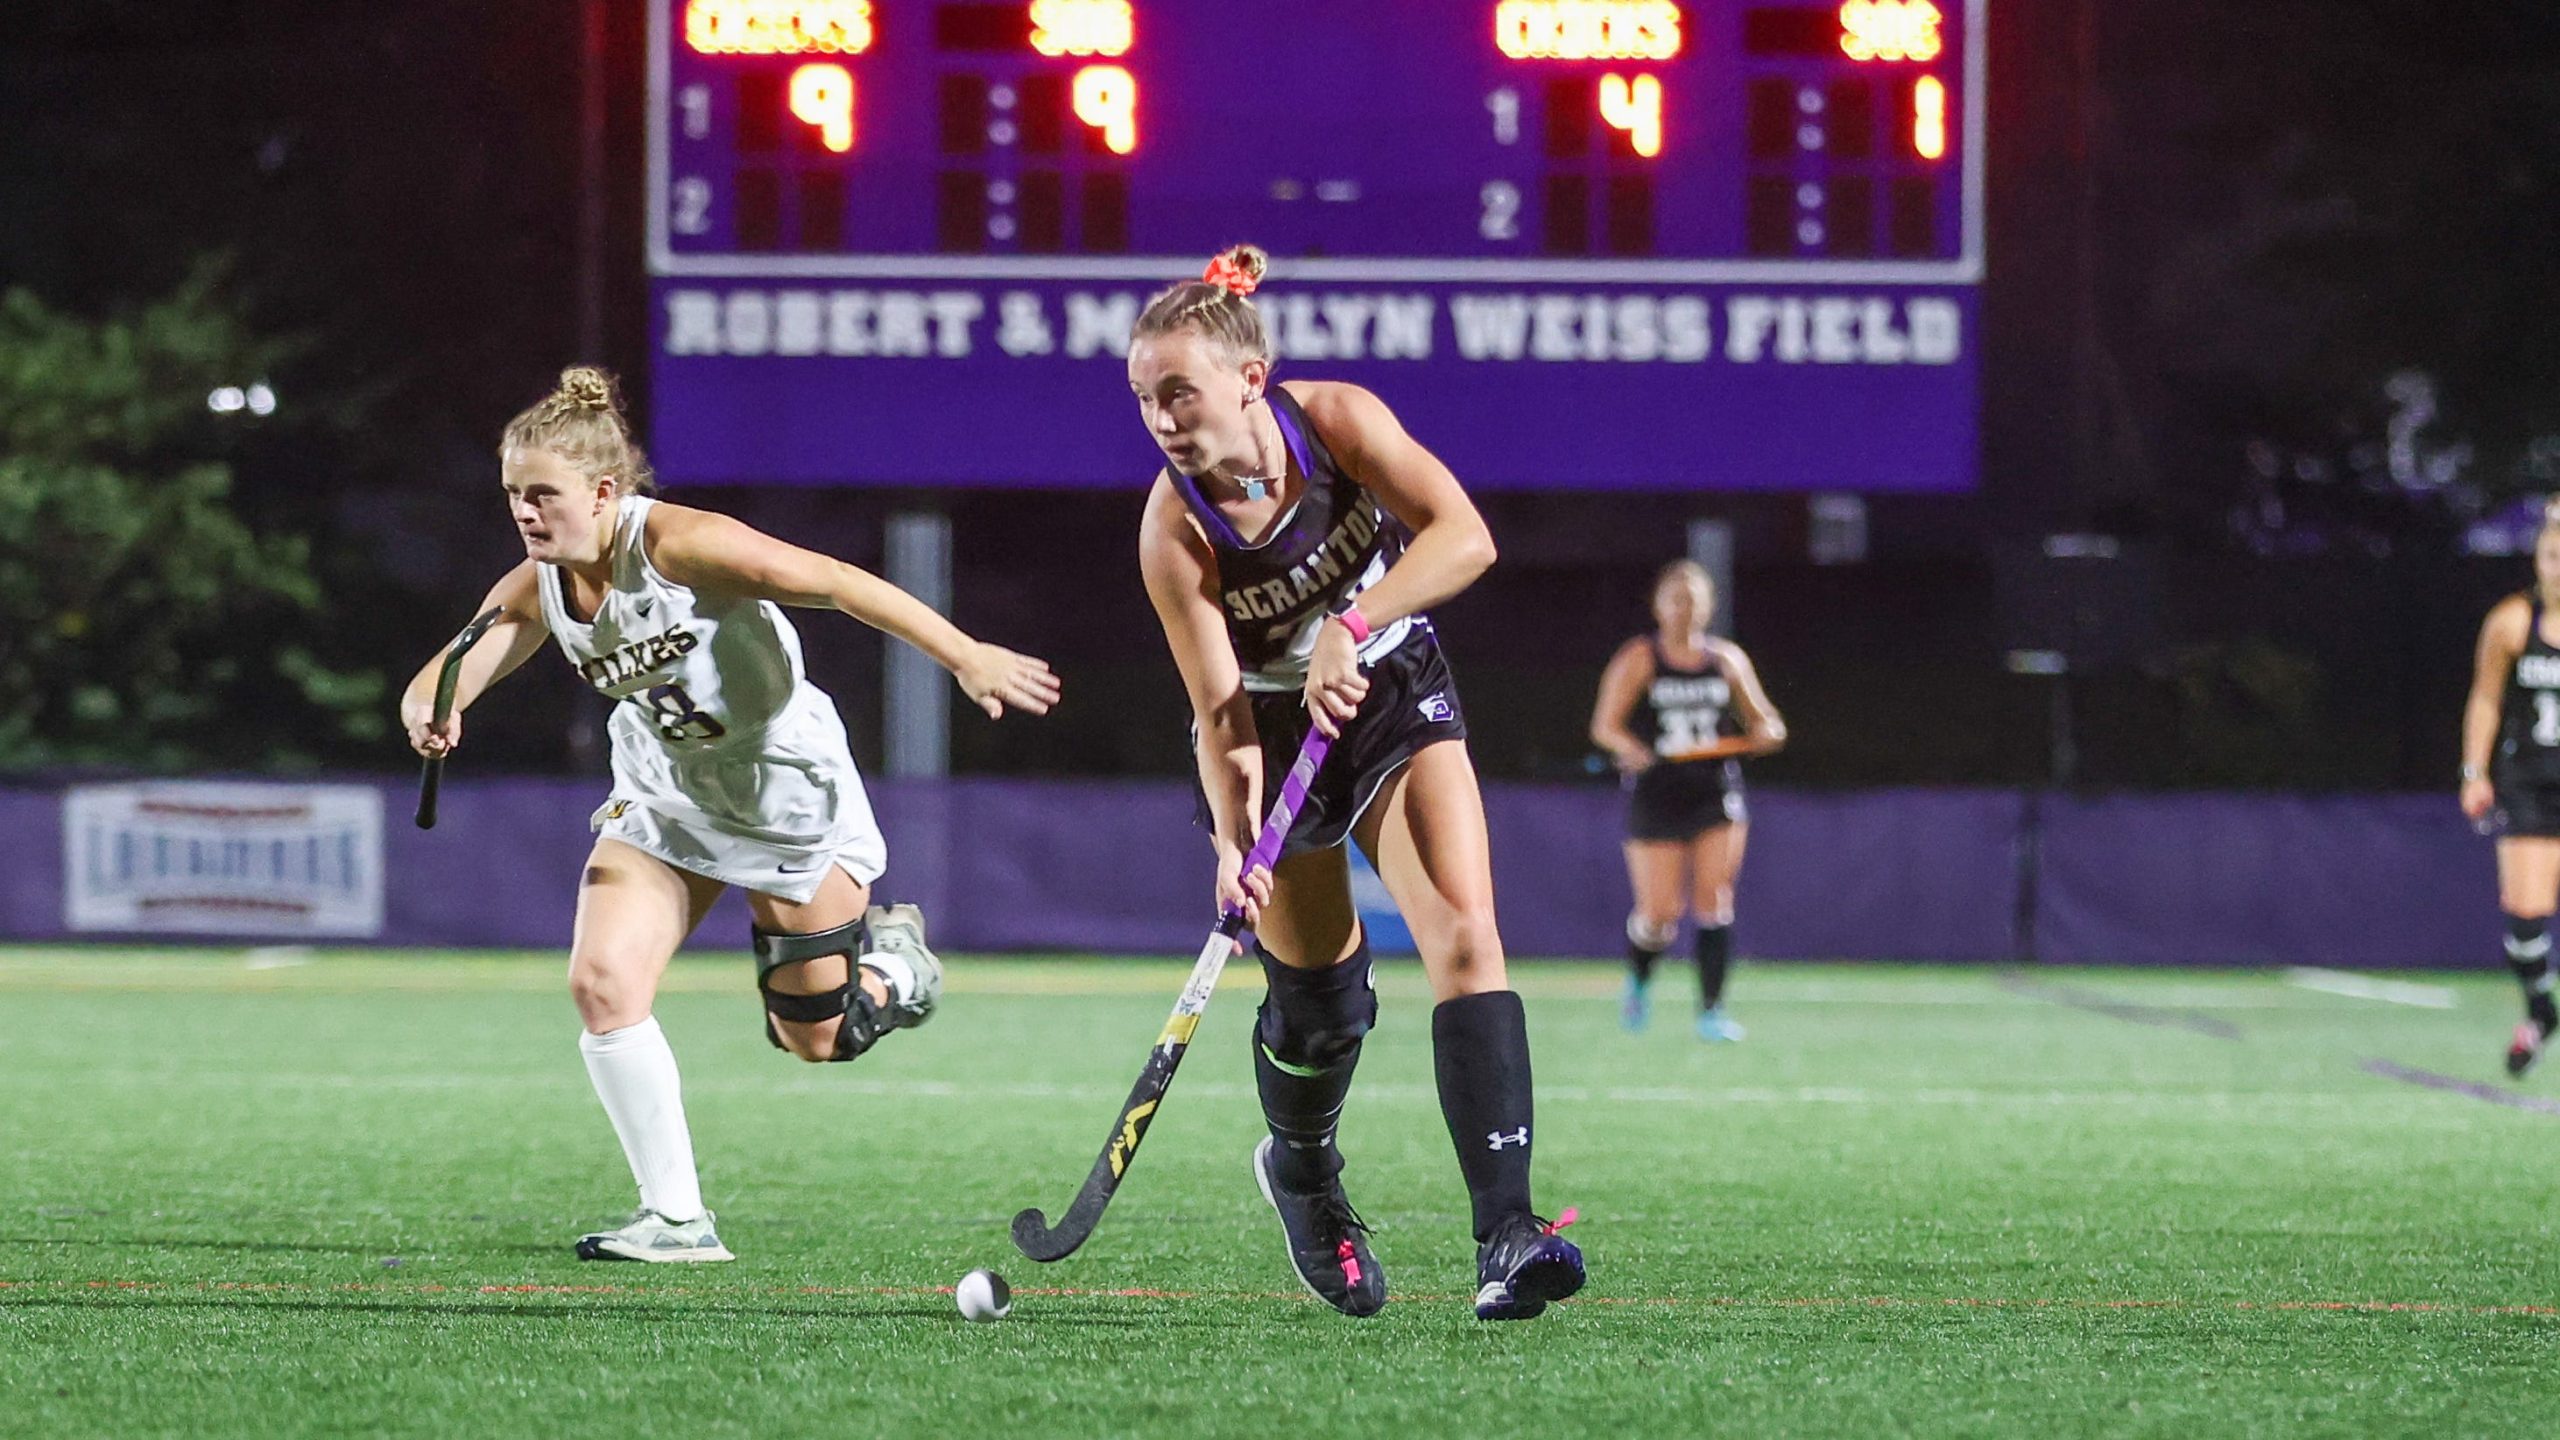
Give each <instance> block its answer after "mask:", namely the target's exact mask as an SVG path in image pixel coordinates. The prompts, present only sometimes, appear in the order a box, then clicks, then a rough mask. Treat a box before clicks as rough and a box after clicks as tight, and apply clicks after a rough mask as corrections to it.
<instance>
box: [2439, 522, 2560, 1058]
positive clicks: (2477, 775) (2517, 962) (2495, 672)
mask: <svg viewBox="0 0 2560 1440" xmlns="http://www.w3.org/2000/svg"><path fill="white" fill-rule="evenodd" d="M2555 612H2560V511H2555V512H2553V513H2551V514H2547V515H2545V516H2544V518H2543V524H2542V533H2541V534H2540V535H2539V536H2537V537H2536V538H2535V540H2534V544H2533V588H2532V589H2531V590H2528V591H2525V592H2523V593H2522V594H2517V595H2510V596H2508V597H2507V598H2506V599H2504V600H2501V601H2499V602H2498V603H2497V604H2496V605H2494V606H2492V607H2491V608H2490V610H2489V618H2488V619H2487V620H2486V621H2485V622H2483V623H2482V624H2481V626H2480V647H2479V650H2478V651H2477V659H2476V660H2475V661H2474V663H2473V666H2472V673H2471V699H2470V702H2469V703H2468V704H2467V705H2465V706H2464V707H2463V713H2462V813H2463V814H2465V815H2468V816H2470V817H2471V819H2472V821H2473V822H2474V823H2475V824H2484V825H2485V824H2490V823H2492V822H2491V816H2492V814H2493V812H2494V814H2495V816H2496V820H2495V822H2494V823H2495V825H2496V828H2497V832H2498V908H2499V909H2501V910H2504V911H2505V912H2506V915H2507V965H2508V967H2509V968H2511V969H2512V970H2514V971H2515V976H2516V981H2517V983H2518V984H2520V985H2522V986H2523V987H2524V1008H2525V1020H2524V1023H2523V1024H2521V1025H2518V1026H2517V1027H2516V1034H2515V1039H2514V1041H2513V1042H2511V1043H2510V1044H2509V1045H2508V1046H2507V1073H2508V1074H2510V1075H2522V1074H2523V1073H2524V1072H2525V1071H2527V1070H2530V1069H2532V1068H2533V1062H2534V1061H2536V1060H2538V1059H2540V1058H2542V1049H2543V1046H2544V1045H2545V1044H2546V1043H2547V1042H2548V1041H2549V1040H2550V1038H2551V1032H2552V1031H2553V1030H2554V1029H2556V1028H2560V1011H2555V1010H2554V1008H2553V1005H2552V994H2551V992H2552V973H2551V933H2550V927H2551V912H2552V908H2553V902H2554V901H2555V899H2560V644H2555V643H2554V641H2555V637H2560V613H2555ZM2493 749H2494V752H2495V753H2494V755H2493V754H2492V751H2493Z"/></svg>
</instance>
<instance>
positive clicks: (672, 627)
mask: <svg viewBox="0 0 2560 1440" xmlns="http://www.w3.org/2000/svg"><path fill="white" fill-rule="evenodd" d="M656 503H657V502H656V501H654V500H650V499H648V498H647V497H645V496H637V495H634V496H626V497H625V498H624V499H623V501H622V507H621V513H620V515H619V516H618V517H617V518H616V520H615V523H614V530H613V539H612V542H611V545H610V547H609V549H608V554H609V555H610V556H611V558H612V562H613V583H612V586H611V587H610V588H609V589H607V590H606V591H605V593H604V599H603V601H602V602H601V603H600V604H598V605H597V607H596V613H595V615H594V617H593V618H592V619H590V620H584V621H581V620H579V619H578V618H577V617H576V616H575V615H573V614H572V613H571V612H570V609H569V601H568V593H567V585H566V577H565V575H564V574H563V572H562V571H561V569H560V568H559V567H558V566H556V565H544V566H542V567H540V570H539V572H538V573H539V577H540V580H539V585H538V587H537V588H538V589H539V591H540V593H541V597H542V619H543V623H544V624H545V625H546V626H548V627H549V628H550V631H551V634H552V635H553V637H554V638H556V639H558V640H559V642H560V649H561V651H562V652H563V653H565V654H566V655H567V656H568V657H569V663H570V664H571V665H573V666H575V667H576V668H577V671H578V674H579V675H580V676H582V677H584V678H585V680H586V682H587V683H588V684H589V685H592V686H594V687H595V689H596V691H597V693H599V694H602V695H606V696H609V697H611V698H612V699H614V700H616V701H618V702H620V703H618V704H616V705H615V706H614V708H613V715H612V718H611V720H610V721H608V722H607V730H608V732H609V733H610V734H611V735H612V738H613V799H612V800H611V801H609V802H607V804H606V805H605V807H604V808H603V809H602V810H599V811H598V812H597V815H596V825H597V828H598V829H600V830H604V831H605V833H607V834H610V835H612V836H614V838H616V839H622V840H626V841H628V842H630V843H632V844H635V845H638V846H639V847H640V848H641V849H643V850H647V851H649V852H650V853H652V854H656V855H658V856H659V857H660V858H662V859H665V860H667V861H668V862H669V863H671V864H675V865H679V866H682V867H683V868H685V869H688V870H693V871H697V872H699V873H702V874H706V875H710V876H712V877H713V878H714V879H719V880H725V881H728V882H729V883H731V884H736V885H743V886H745V887H747V888H749V889H754V890H762V891H767V892H769V893H774V894H780V895H782V896H784V897H785V898H787V899H793V900H805V899H807V898H808V896H809V895H814V894H815V893H816V889H817V885H818V882H819V881H820V880H822V879H823V878H824V868H825V867H824V864H823V861H824V860H826V859H829V858H832V859H835V860H836V861H837V863H839V864H841V865H842V866H843V867H844V868H845V869H846V870H848V871H850V872H851V873H852V874H853V876H854V878H855V879H857V880H860V881H863V882H864V883H866V884H867V883H869V882H870V881H871V880H872V879H874V878H876V877H877V876H878V875H879V874H880V872H881V870H882V869H883V868H885V867H886V864H887V848H886V846H885V845H884V844H883V843H882V842H881V840H880V836H879V828H878V826H877V824H876V823H875V822H874V820H873V819H872V815H871V804H870V800H869V797H868V796H866V795H865V794H864V792H863V788H862V776H861V774H860V773H859V772H858V771H856V770H855V769H854V764H853V753H852V749H851V747H850V746H849V745H848V744H847V742H846V740H845V733H844V721H843V720H842V718H841V717H839V716H838V715H837V714H836V708H835V702H834V701H832V700H830V699H828V698H827V695H826V693H825V692H824V691H822V690H820V689H818V687H816V686H815V685H812V684H810V683H809V681H808V677H807V675H806V674H805V673H804V669H803V665H802V662H801V658H800V635H799V632H797V631H795V630H793V629H792V628H791V622H790V621H789V620H788V619H785V618H784V616H783V613H782V607H780V606H778V605H776V604H774V603H773V602H772V601H770V600H757V599H749V598H746V597H744V596H724V595H717V594H704V593H702V592H698V591H695V590H691V589H688V588H686V587H685V586H682V585H678V584H676V583H675V582H673V581H671V580H669V579H668V578H667V577H666V576H664V575H661V574H659V573H658V569H657V567H656V566H655V565H652V564H651V563H649V555H648V547H647V546H646V545H645V544H644V543H643V537H644V536H645V535H646V533H647V525H648V519H649V511H650V509H651V508H652V507H653V506H655V505H656ZM634 807H639V808H642V809H645V810H646V811H647V812H649V813H648V814H645V815H638V814H634V813H633V811H634ZM793 877H802V878H793ZM801 891H806V892H807V893H806V894H801V893H796V892H801Z"/></svg>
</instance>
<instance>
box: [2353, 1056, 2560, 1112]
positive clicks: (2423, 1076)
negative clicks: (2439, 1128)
mask: <svg viewBox="0 0 2560 1440" xmlns="http://www.w3.org/2000/svg"><path fill="white" fill-rule="evenodd" d="M2358 1068H2359V1069H2361V1070H2363V1071H2364V1072H2365V1073H2366V1074H2368V1075H2378V1076H2380V1077H2382V1078H2383V1079H2385V1080H2396V1081H2398V1082H2400V1083H2401V1084H2403V1085H2415V1086H2417V1087H2418V1088H2419V1089H2421V1090H2441V1091H2444V1092H2446V1093H2448V1094H2453V1095H2467V1096H2469V1097H2470V1098H2472V1099H2474V1100H2483V1101H2486V1102H2488V1103H2489V1104H2491V1105H2504V1106H2506V1107H2508V1108H2509V1109H2513V1110H2526V1111H2531V1112H2532V1113H2533V1114H2536V1115H2560V1100H2553V1099H2549V1098H2547V1097H2544V1096H2541V1095H2520V1094H2518V1093H2516V1092H2515V1091H2513V1090H2503V1089H2500V1088H2499V1087H2497V1086H2495V1085H2484V1084H2482V1083H2481V1082H2479V1081H2477V1080H2465V1079H2463V1078H2462V1077H2460V1076H2458V1075H2443V1074H2438V1073H2437V1072H2435V1071H2433V1070H2421V1069H2419V1068H2417V1067H2416V1066H2414V1065H2402V1064H2400V1063H2399V1062H2397V1061H2393V1060H2384V1059H2380V1058H2373V1059H2367V1060H2365V1061H2363V1062H2361V1063H2360V1065H2359V1066H2358Z"/></svg>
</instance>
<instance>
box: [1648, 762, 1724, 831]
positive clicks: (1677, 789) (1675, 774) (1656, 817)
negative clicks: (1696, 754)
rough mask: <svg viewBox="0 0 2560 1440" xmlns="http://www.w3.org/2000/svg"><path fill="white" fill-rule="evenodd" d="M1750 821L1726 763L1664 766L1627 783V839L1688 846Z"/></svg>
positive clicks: (1661, 764)
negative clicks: (1718, 829) (1715, 831)
mask: <svg viewBox="0 0 2560 1440" xmlns="http://www.w3.org/2000/svg"><path fill="white" fill-rule="evenodd" d="M1750 818H1751V816H1750V811H1749V810H1747V809H1746V808H1745V807H1744V806H1743V803H1742V767H1741V766H1740V765H1737V764H1735V763H1734V762H1733V761H1731V760H1688V761H1664V762H1662V763H1660V764H1658V765H1654V766H1652V767H1651V768H1649V769H1647V770H1645V771H1644V772H1643V773H1641V774H1639V775H1637V776H1635V778H1633V779H1632V780H1630V781H1628V782H1627V838H1628V839H1630V840H1651V841H1688V840H1691V839H1695V838H1696V837H1697V836H1698V835H1700V834H1702V833H1704V832H1706V831H1709V830H1713V829H1715V828H1716V827H1718V826H1720V825H1738V824H1741V823H1742V822H1743V821H1745V820H1748V819H1750Z"/></svg>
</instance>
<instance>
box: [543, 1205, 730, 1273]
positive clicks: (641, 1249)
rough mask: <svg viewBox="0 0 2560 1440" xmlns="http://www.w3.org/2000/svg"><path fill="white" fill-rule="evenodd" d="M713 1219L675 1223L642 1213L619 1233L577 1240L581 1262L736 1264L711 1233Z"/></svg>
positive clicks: (708, 1215)
mask: <svg viewBox="0 0 2560 1440" xmlns="http://www.w3.org/2000/svg"><path fill="white" fill-rule="evenodd" d="M715 1223H716V1218H715V1217H714V1216H713V1215H712V1213H711V1212H710V1211H708V1210H705V1211H703V1212H702V1214H701V1215H700V1216H699V1217H697V1218H695V1219H692V1220H687V1221H683V1222H682V1223H678V1222H676V1221H673V1220H669V1219H668V1218H667V1217H666V1216H664V1215H661V1214H659V1213H658V1212H657V1211H655V1210H642V1211H641V1212H640V1213H638V1214H636V1215H634V1216H632V1217H631V1223H630V1224H628V1225H625V1226H623V1227H622V1228H621V1229H619V1230H599V1231H597V1232H596V1233H594V1234H592V1235H581V1236H579V1237H578V1258H579V1259H581V1260H643V1261H647V1262H648V1263H649V1264H652V1265H671V1264H701V1263H704V1262H706V1261H712V1260H735V1259H737V1258H738V1257H737V1256H735V1255H732V1254H730V1253H729V1247H728V1246H726V1245H723V1244H721V1243H720V1233H719V1232H718V1231H717V1230H715V1229H713V1228H712V1226H713V1225H714V1224H715Z"/></svg>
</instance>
